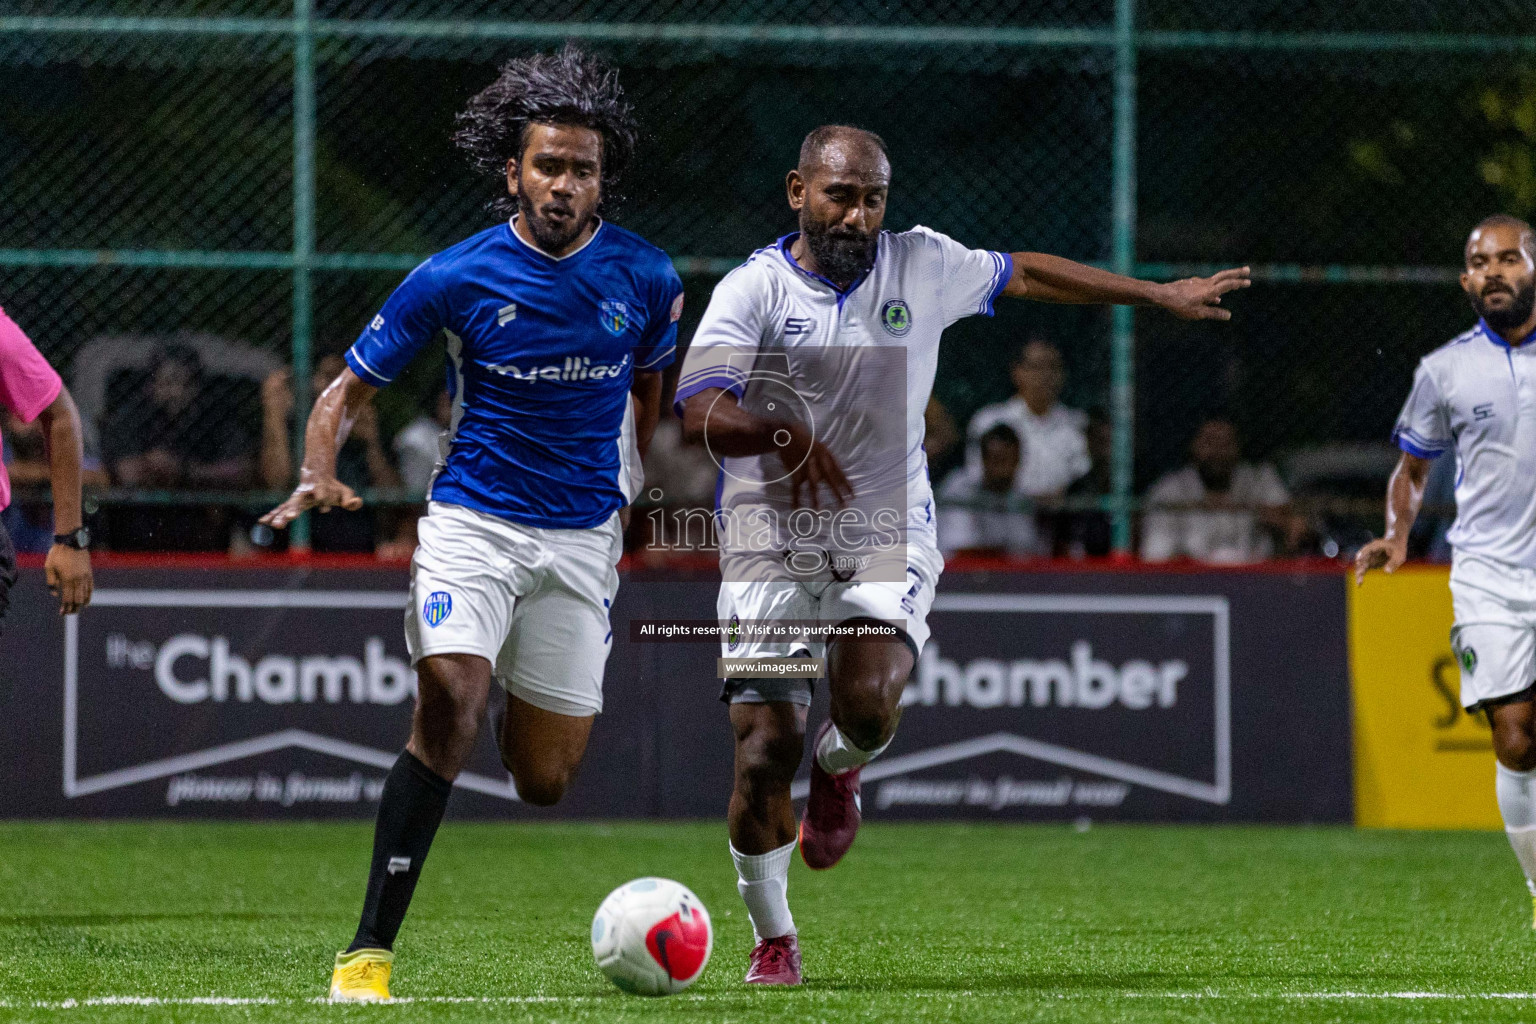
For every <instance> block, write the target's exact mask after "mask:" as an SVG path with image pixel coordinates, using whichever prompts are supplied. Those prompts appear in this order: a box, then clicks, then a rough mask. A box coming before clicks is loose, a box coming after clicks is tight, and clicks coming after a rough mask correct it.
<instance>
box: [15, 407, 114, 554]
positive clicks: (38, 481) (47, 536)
mask: <svg viewBox="0 0 1536 1024" xmlns="http://www.w3.org/2000/svg"><path fill="white" fill-rule="evenodd" d="M3 413H4V415H3V421H4V426H3V427H0V450H3V452H4V460H5V471H6V474H7V475H8V476H9V477H10V479H11V486H12V487H13V488H19V489H20V490H22V491H23V492H25V491H29V490H37V489H39V488H43V487H47V486H48V484H49V481H50V480H51V479H52V475H51V474H52V470H51V468H50V467H49V465H48V452H47V450H46V449H45V448H44V446H43V430H42V427H41V425H39V424H38V423H37V422H35V421H34V422H32V423H23V422H21V420H19V419H17V418H16V416H15V415H14V414H13V413H12V412H11V411H10V410H9V409H6V410H3ZM80 482H81V484H82V485H84V486H85V487H98V488H99V487H105V486H107V474H106V473H105V472H103V471H102V468H101V463H100V462H99V461H97V460H95V459H92V458H90V457H89V456H86V457H83V458H82V459H81V460H80ZM0 524H3V525H4V527H5V530H6V532H8V533H9V534H10V535H11V543H12V544H13V545H14V546H15V548H16V550H17V551H22V552H28V553H31V554H43V553H45V552H47V550H48V549H49V548H51V547H53V504H52V503H51V502H48V501H26V500H19V501H16V502H13V503H12V504H11V505H10V506H9V507H8V508H6V509H5V511H3V512H0Z"/></svg>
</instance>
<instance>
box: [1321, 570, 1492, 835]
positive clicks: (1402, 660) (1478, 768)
mask: <svg viewBox="0 0 1536 1024" xmlns="http://www.w3.org/2000/svg"><path fill="white" fill-rule="evenodd" d="M1449 579H1450V570H1449V569H1448V568H1429V567H1408V568H1405V569H1399V570H1398V571H1397V572H1396V573H1395V574H1393V575H1391V576H1385V575H1383V574H1381V573H1379V572H1377V573H1372V574H1371V575H1370V576H1369V577H1368V578H1367V579H1366V581H1365V586H1364V587H1360V588H1356V587H1355V586H1354V581H1353V580H1351V581H1350V583H1349V650H1350V675H1351V678H1352V679H1353V680H1354V683H1353V685H1354V704H1355V707H1354V713H1355V822H1356V824H1358V825H1361V826H1364V827H1368V828H1477V829H1502V828H1503V824H1502V822H1501V821H1500V819H1499V809H1498V805H1497V804H1496V803H1495V802H1494V795H1493V765H1494V760H1493V741H1492V739H1491V738H1490V734H1489V731H1488V724H1487V720H1486V718H1485V717H1484V716H1483V715H1482V714H1478V715H1475V716H1472V715H1468V714H1467V713H1466V712H1465V711H1463V710H1462V708H1461V702H1460V700H1459V697H1460V692H1461V674H1460V672H1459V671H1458V669H1457V666H1456V659H1455V658H1454V657H1452V656H1451V641H1450V632H1451V592H1450V588H1449V585H1448V581H1449Z"/></svg>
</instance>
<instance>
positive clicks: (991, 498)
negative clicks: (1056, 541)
mask: <svg viewBox="0 0 1536 1024" xmlns="http://www.w3.org/2000/svg"><path fill="white" fill-rule="evenodd" d="M1022 462H1023V455H1022V446H1021V445H1020V444H1019V435H1018V434H1016V433H1014V431H1013V428H1012V427H1010V426H1008V425H1007V424H1006V423H999V424H997V425H996V426H994V427H992V428H991V429H990V430H988V431H987V432H986V433H985V434H983V435H981V470H980V472H975V471H973V470H972V469H971V467H969V466H961V467H960V468H959V469H957V470H955V471H954V472H953V473H951V474H949V477H948V478H947V479H946V480H945V481H944V486H942V487H941V488H939V508H938V527H939V550H940V551H941V552H942V553H943V554H944V556H945V557H946V558H948V557H949V556H951V555H954V554H960V553H965V554H987V555H1010V556H1012V557H1014V558H1028V557H1029V556H1031V555H1037V554H1040V538H1039V534H1038V533H1037V532H1036V530H1035V517H1034V512H1033V510H1032V509H1030V508H1028V507H1027V505H1026V504H1024V503H1022V502H1021V501H1020V499H1021V498H1022V497H1023V496H1022V495H1020V494H1019V493H1018V492H1017V491H1015V490H1014V488H1013V483H1014V481H1015V480H1016V479H1017V478H1018V474H1019V469H1020V468H1021V466H1020V464H1021V463H1022Z"/></svg>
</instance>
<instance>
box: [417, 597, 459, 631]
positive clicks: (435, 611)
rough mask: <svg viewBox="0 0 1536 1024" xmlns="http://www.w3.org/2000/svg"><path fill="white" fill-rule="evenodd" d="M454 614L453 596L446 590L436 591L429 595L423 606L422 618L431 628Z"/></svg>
mask: <svg viewBox="0 0 1536 1024" xmlns="http://www.w3.org/2000/svg"><path fill="white" fill-rule="evenodd" d="M452 612H453V595H452V594H450V593H448V592H447V591H446V590H436V591H433V592H432V593H430V594H428V595H427V600H426V603H425V604H423V605H422V606H421V617H422V619H423V620H425V622H426V624H427V625H429V626H437V625H439V624H440V623H442V621H443V620H444V619H446V618H447V617H448V616H449V615H450V614H451V613H452Z"/></svg>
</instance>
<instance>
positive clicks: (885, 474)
mask: <svg viewBox="0 0 1536 1024" xmlns="http://www.w3.org/2000/svg"><path fill="white" fill-rule="evenodd" d="M890 184H891V168H890V163H889V162H888V160H887V157H886V150H885V144H884V143H883V142H882V141H881V140H880V138H879V137H878V136H876V135H874V134H872V133H870V132H867V131H863V130H860V129H857V128H852V127H848V126H843V125H828V126H824V127H821V128H818V129H816V130H815V131H813V132H811V133H810V135H808V136H807V137H806V139H805V142H804V144H803V145H802V146H801V149H800V159H799V165H798V166H797V167H796V169H795V170H793V171H790V172H789V176H788V181H787V187H788V198H789V205H790V208H791V209H793V210H794V211H795V212H796V213H797V214H798V217H799V222H800V231H799V232H798V233H795V234H792V235H788V236H785V237H784V238H782V239H780V240H779V241H778V242H777V243H775V244H773V245H770V246H767V247H765V248H763V249H761V250H759V251H758V252H756V253H754V254H753V256H752V257H751V258H750V259H749V260H748V261H747V262H746V263H745V264H744V265H743V266H741V267H739V268H737V269H736V270H734V271H732V272H731V273H730V274H729V275H727V276H726V277H725V279H723V280H722V281H721V282H720V284H719V285H718V286H717V287H716V288H715V291H714V294H713V296H712V298H711V299H710V304H709V308H708V309H707V310H706V312H705V314H704V317H703V320H702V321H701V323H700V325H699V329H698V332H697V333H696V334H695V335H694V338H693V342H692V345H691V348H690V349H689V352H688V355H687V357H686V359H685V361H684V364H683V369H682V373H681V376H680V377H679V380H678V390H677V407H678V409H679V412H680V414H681V415H682V418H683V429H684V431H685V433H686V435H687V436H689V437H690V438H693V439H697V440H700V441H703V442H704V443H705V444H706V445H707V446H708V448H709V450H710V451H711V453H712V454H713V455H714V456H715V458H716V459H717V460H718V461H719V462H720V464H721V467H722V470H723V472H722V476H721V487H720V502H719V506H720V507H719V509H718V510H717V525H718V533H719V535H720V553H721V576H722V584H721V589H720V598H719V603H718V609H717V610H718V614H719V618H720V620H721V622H722V632H723V638H722V644H721V646H722V654H723V656H724V657H726V658H728V659H731V658H745V659H771V658H775V657H778V658H781V659H782V658H785V657H794V656H820V655H821V654H823V653H824V655H825V669H826V672H825V674H826V677H827V679H828V687H829V694H830V697H831V719H830V721H828V722H827V723H825V724H824V725H823V726H822V727H821V730H820V731H819V732H818V734H817V736H816V739H815V742H814V744H813V746H814V760H813V763H812V767H811V792H810V799H809V802H808V804H807V806H806V811H805V817H804V820H803V822H802V823H801V826H800V830H799V841H800V847H801V851H802V856H803V857H804V859H805V862H806V863H807V864H808V865H809V866H811V867H813V868H829V867H831V866H832V865H833V864H835V863H837V861H838V860H839V859H840V858H841V857H842V856H843V854H844V853H845V852H846V851H847V850H848V848H849V847H850V846H851V845H852V843H853V839H854V834H855V832H856V831H857V829H858V824H859V816H860V811H859V804H858V797H859V770H860V768H861V767H862V766H863V765H864V764H866V763H867V762H868V761H869V760H870V759H871V758H873V757H875V756H876V755H877V754H879V753H880V752H881V751H882V750H884V749H885V747H886V746H887V745H888V744H889V743H890V742H891V738H892V736H893V735H894V733H895V729H896V723H897V719H898V718H899V716H900V700H901V693H902V690H903V688H904V687H905V685H906V683H907V679H908V677H909V676H910V675H911V673H912V670H913V667H914V666H915V665H916V662H917V657H918V655H919V654H920V652H921V649H922V646H923V643H924V641H925V640H926V639H927V636H928V629H927V625H926V621H925V620H926V616H927V611H928V608H929V606H930V605H931V603H932V600H933V588H934V584H935V583H936V582H937V580H938V576H939V573H940V571H941V569H942V567H943V562H942V559H941V558H940V556H939V554H938V552H937V549H936V546H935V541H934V533H933V517H932V491H931V489H930V487H929V482H928V478H927V473H926V470H925V468H924V458H923V452H922V441H923V410H924V409H925V407H926V406H927V403H928V397H929V393H930V392H931V391H932V388H933V378H934V373H935V370H936V367H937V359H938V344H939V337H940V335H941V333H942V332H943V330H944V328H946V327H947V326H949V324H951V323H953V322H954V321H956V320H959V319H960V318H962V317H966V316H971V315H975V314H984V315H991V313H992V303H993V300H994V299H996V298H997V297H998V296H999V295H1006V296H1012V297H1019V298H1028V299H1034V300H1037V301H1041V302H1070V303H1117V304H1126V305H1146V306H1159V307H1162V308H1164V309H1166V310H1168V311H1169V312H1171V313H1173V314H1174V315H1176V316H1179V317H1181V318H1184V319H1190V320H1201V319H1205V320H1225V319H1228V318H1229V317H1230V314H1229V313H1228V312H1227V311H1226V310H1224V309H1221V308H1220V302H1221V296H1222V295H1224V294H1226V293H1227V292H1229V291H1232V290H1233V289H1236V288H1242V287H1245V286H1246V285H1247V284H1248V283H1249V282H1248V271H1247V269H1246V268H1243V269H1234V270H1226V271H1222V272H1221V273H1219V274H1217V275H1215V276H1214V277H1210V278H1200V279H1188V280H1183V281H1176V282H1172V283H1167V284H1160V283H1153V282H1148V281H1139V280H1136V279H1133V278H1129V277H1122V276H1119V275H1116V274H1112V273H1108V272H1106V271H1103V270H1097V269H1094V268H1092V267H1088V266H1084V265H1082V264H1079V263H1074V262H1072V261H1070V260H1065V259H1061V258H1058V257H1054V256H1046V255H1042V254H1038V253H1011V254H1009V253H997V252H990V251H986V250H973V249H968V248H966V247H964V246H962V245H960V244H959V243H957V242H955V241H953V240H951V239H949V238H947V237H945V236H944V235H941V234H939V233H938V232H935V231H931V230H929V229H927V228H922V227H917V228H913V229H912V230H910V231H904V232H889V231H882V230H881V225H882V222H883V221H884V218H885V210H886V198H887V195H888V193H889V190H890ZM861 356H862V358H861ZM893 498H894V499H895V501H896V502H898V503H899V504H896V505H895V507H894V508H893V507H892V504H891V499H893ZM796 517H799V520H800V522H799V523H798V524H797V523H796V521H795V520H796ZM764 524H767V525H764ZM834 552H836V554H834ZM780 621H782V622H795V623H805V622H809V623H816V624H819V625H820V626H821V627H823V628H825V627H827V626H836V627H841V628H843V629H845V630H847V629H855V628H859V627H860V625H861V624H868V625H869V626H870V627H873V628H874V629H878V625H879V624H881V623H891V624H894V625H895V626H897V627H899V628H897V629H896V630H895V631H894V634H891V633H888V634H886V635H883V636H881V635H878V634H872V636H871V637H870V638H864V639H852V638H847V639H837V638H833V639H831V640H830V641H829V642H821V641H819V640H818V639H816V635H815V634H811V635H810V636H809V637H808V638H807V639H803V640H797V641H793V642H790V641H781V640H778V639H775V638H772V637H765V636H764V635H763V634H761V633H758V634H753V633H752V632H751V627H752V626H753V625H754V624H758V623H765V622H766V623H772V622H780ZM821 636H823V637H824V636H825V634H821ZM766 664H767V663H764V665H765V666H766ZM786 676H788V673H786ZM811 686H812V680H811V679H810V678H807V677H805V676H803V675H802V676H799V677H793V676H789V677H768V678H763V677H752V678H745V677H730V676H728V677H727V679H726V681H725V687H724V692H723V693H722V695H721V699H722V700H725V701H727V702H728V703H729V706H730V718H731V724H732V727H733V729H734V731H735V735H736V770H735V788H734V791H733V793H732V795H731V802H730V810H729V826H730V845H731V856H732V858H733V859H734V861H735V865H736V870H737V876H738V879H739V881H738V888H739V890H740V892H741V894H742V897H743V899H744V900H745V902H746V904H747V909H748V912H749V913H750V915H751V919H752V926H753V932H754V936H755V943H756V944H755V947H754V949H753V950H752V954H751V966H750V969H749V971H748V973H747V977H746V981H747V982H748V983H754V984H783V985H795V984H799V983H800V980H801V968H800V952H799V945H798V942H797V939H796V933H795V926H794V921H793V919H792V917H791V914H790V910H789V902H788V898H787V882H788V871H789V860H790V857H791V856H792V855H793V853H794V850H795V845H796V822H795V817H794V809H793V806H792V804H791V802H790V784H791V781H792V779H793V777H794V775H795V772H796V770H797V769H798V767H799V765H800V761H801V758H802V756H803V751H804V744H805V729H806V719H807V709H808V707H809V705H810V702H811Z"/></svg>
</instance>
